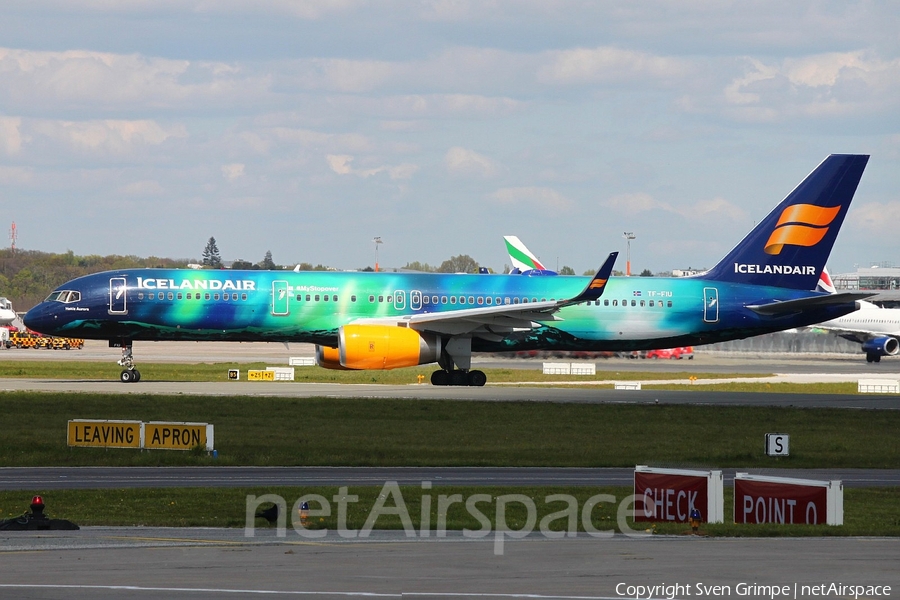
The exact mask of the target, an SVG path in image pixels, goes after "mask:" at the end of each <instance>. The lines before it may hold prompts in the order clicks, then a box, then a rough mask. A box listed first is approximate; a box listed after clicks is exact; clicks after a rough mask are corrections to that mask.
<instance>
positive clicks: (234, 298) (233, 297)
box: [231, 292, 237, 302]
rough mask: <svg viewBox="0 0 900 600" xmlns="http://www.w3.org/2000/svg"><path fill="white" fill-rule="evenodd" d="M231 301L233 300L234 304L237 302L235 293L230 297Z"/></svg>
mask: <svg viewBox="0 0 900 600" xmlns="http://www.w3.org/2000/svg"><path fill="white" fill-rule="evenodd" d="M231 299H232V300H234V301H235V302H237V292H235V293H233V294H232V295H231Z"/></svg>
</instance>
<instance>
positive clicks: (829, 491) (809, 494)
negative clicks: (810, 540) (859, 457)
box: [734, 473, 844, 525]
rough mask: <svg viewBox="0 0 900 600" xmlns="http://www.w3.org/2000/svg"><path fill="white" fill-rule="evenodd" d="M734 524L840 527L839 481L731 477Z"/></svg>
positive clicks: (755, 476) (841, 507)
mask: <svg viewBox="0 0 900 600" xmlns="http://www.w3.org/2000/svg"><path fill="white" fill-rule="evenodd" d="M734 522H735V523H779V524H783V525H843V524H844V487H843V485H842V484H841V482H840V481H816V480H812V479H792V478H787V477H764V476H761V475H748V474H747V473H737V474H736V475H735V476H734Z"/></svg>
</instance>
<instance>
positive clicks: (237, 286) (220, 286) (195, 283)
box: [137, 277, 256, 291]
mask: <svg viewBox="0 0 900 600" xmlns="http://www.w3.org/2000/svg"><path fill="white" fill-rule="evenodd" d="M137 287H138V289H144V290H235V291H253V290H255V289H256V282H255V281H250V280H248V279H238V280H233V279H226V280H225V281H220V280H218V279H182V280H181V281H180V282H178V281H175V280H174V279H144V278H143V277H138V278H137Z"/></svg>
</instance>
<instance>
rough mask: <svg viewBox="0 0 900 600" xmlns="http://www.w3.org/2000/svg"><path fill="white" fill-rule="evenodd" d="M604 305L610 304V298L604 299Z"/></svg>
mask: <svg viewBox="0 0 900 600" xmlns="http://www.w3.org/2000/svg"><path fill="white" fill-rule="evenodd" d="M603 306H609V298H607V299H606V300H604V301H603Z"/></svg>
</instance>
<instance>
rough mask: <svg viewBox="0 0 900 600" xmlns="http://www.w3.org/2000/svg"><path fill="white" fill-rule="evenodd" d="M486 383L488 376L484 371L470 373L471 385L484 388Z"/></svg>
mask: <svg viewBox="0 0 900 600" xmlns="http://www.w3.org/2000/svg"><path fill="white" fill-rule="evenodd" d="M485 383H487V375H485V374H484V373H483V372H482V371H469V385H471V386H474V387H482V386H483V385H484V384H485Z"/></svg>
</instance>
